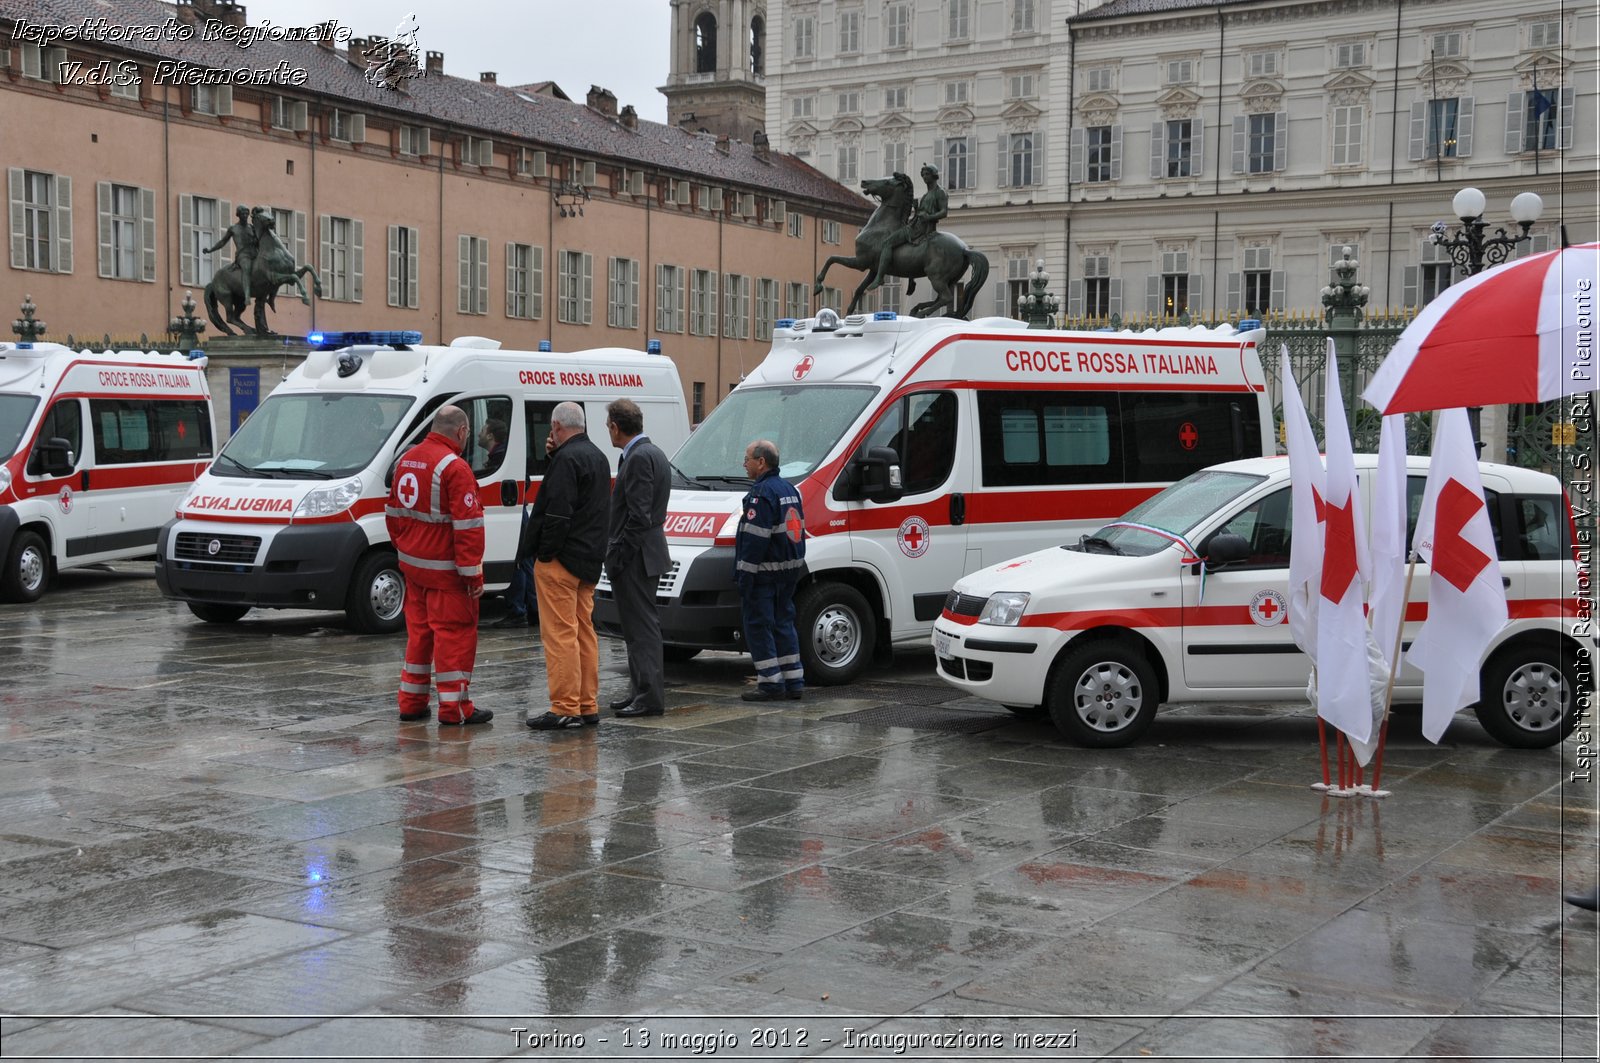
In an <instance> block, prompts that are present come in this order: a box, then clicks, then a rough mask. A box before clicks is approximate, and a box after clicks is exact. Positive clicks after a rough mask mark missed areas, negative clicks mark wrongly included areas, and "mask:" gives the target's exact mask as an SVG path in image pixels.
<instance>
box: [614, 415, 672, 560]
mask: <svg viewBox="0 0 1600 1063" xmlns="http://www.w3.org/2000/svg"><path fill="white" fill-rule="evenodd" d="M671 493H672V465H671V463H670V462H668V461H667V456H666V454H665V453H663V452H662V450H661V448H660V447H658V446H656V445H655V444H654V443H652V442H650V437H649V436H640V437H638V439H637V440H636V441H635V442H634V445H633V449H632V450H629V451H628V456H627V457H626V458H624V459H623V460H622V464H621V466H620V467H618V469H617V483H616V486H615V487H614V488H612V491H611V523H610V529H609V534H608V538H609V543H608V545H607V547H606V571H608V572H610V573H611V574H612V575H613V576H615V575H616V573H618V572H621V571H622V570H623V569H625V568H627V567H628V566H629V565H632V564H634V563H635V562H637V563H639V564H640V565H641V566H643V567H642V569H641V571H643V573H644V574H645V575H646V576H660V575H662V574H663V573H665V572H666V571H667V569H669V568H671V567H672V558H671V557H669V556H668V554H667V533H666V531H665V530H664V528H663V525H665V523H666V520H667V497H668V496H669V495H670V494H671Z"/></svg>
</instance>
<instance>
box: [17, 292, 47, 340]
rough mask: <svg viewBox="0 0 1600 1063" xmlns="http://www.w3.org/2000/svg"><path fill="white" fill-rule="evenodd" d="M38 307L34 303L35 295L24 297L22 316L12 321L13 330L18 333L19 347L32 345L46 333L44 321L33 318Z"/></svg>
mask: <svg viewBox="0 0 1600 1063" xmlns="http://www.w3.org/2000/svg"><path fill="white" fill-rule="evenodd" d="M38 309H39V308H38V307H37V306H35V305H33V296H31V295H24V296H23V297H22V316H21V317H19V318H17V319H16V320H15V321H13V322H11V331H12V332H15V333H16V334H17V346H18V347H32V346H33V344H34V341H35V340H37V339H38V338H39V337H40V336H43V335H44V327H45V326H44V322H43V321H35V320H34V319H33V315H34V312H35V311H37V310H38Z"/></svg>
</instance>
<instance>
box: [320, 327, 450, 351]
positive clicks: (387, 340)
mask: <svg viewBox="0 0 1600 1063" xmlns="http://www.w3.org/2000/svg"><path fill="white" fill-rule="evenodd" d="M306 342H307V343H308V344H310V345H311V346H313V347H317V348H321V349H327V348H330V347H356V346H368V345H370V346H373V347H410V346H412V345H413V344H417V343H421V342H422V333H420V332H413V331H411V330H409V329H408V330H402V331H392V332H308V333H306Z"/></svg>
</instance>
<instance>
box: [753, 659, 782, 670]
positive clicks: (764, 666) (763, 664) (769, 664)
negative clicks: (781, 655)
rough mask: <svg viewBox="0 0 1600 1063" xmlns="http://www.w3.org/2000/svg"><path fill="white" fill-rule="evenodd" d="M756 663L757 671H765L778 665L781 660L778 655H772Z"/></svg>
mask: <svg viewBox="0 0 1600 1063" xmlns="http://www.w3.org/2000/svg"><path fill="white" fill-rule="evenodd" d="M754 663H755V666H756V671H758V672H765V671H768V670H769V669H772V668H776V667H778V663H779V662H778V659H777V658H776V657H770V658H768V659H767V660H765V661H756V662H754Z"/></svg>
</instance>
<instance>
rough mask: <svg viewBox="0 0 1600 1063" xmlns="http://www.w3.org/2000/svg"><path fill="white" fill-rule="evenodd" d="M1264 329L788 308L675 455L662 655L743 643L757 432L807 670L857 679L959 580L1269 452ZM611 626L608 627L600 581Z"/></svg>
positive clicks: (602, 618)
mask: <svg viewBox="0 0 1600 1063" xmlns="http://www.w3.org/2000/svg"><path fill="white" fill-rule="evenodd" d="M1261 335H1262V334H1261V332H1259V331H1255V330H1252V331H1247V332H1237V331H1235V330H1234V329H1233V328H1232V327H1231V326H1227V325H1223V326H1219V327H1218V328H1216V329H1205V328H1171V329H1162V330H1160V331H1150V332H1142V333H1134V332H1115V333H1113V332H1109V331H1107V332H1081V333H1072V332H1053V331H1029V330H1028V329H1027V327H1026V326H1025V325H1023V324H1022V323H1021V322H1020V321H1012V320H1009V319H1006V318H991V319H985V320H980V321H975V322H967V321H960V320H956V319H952V318H930V319H926V320H921V319H916V318H908V317H898V316H896V315H895V314H894V313H892V312H882V313H879V314H875V315H871V316H866V315H852V316H850V317H848V318H844V319H843V320H841V319H840V318H839V316H838V315H837V314H835V313H834V312H833V311H831V310H823V311H820V312H819V313H818V315H817V317H815V318H811V319H806V320H801V321H782V322H779V327H778V328H777V329H776V330H775V331H774V333H773V340H772V349H771V351H770V352H769V353H768V354H767V356H766V359H765V360H764V361H763V362H762V363H761V364H760V365H759V366H757V367H756V368H755V369H754V370H753V371H752V372H751V373H750V374H749V376H748V377H747V378H746V379H745V380H744V381H743V382H742V383H741V384H740V385H739V386H738V387H737V388H735V389H734V390H733V392H732V393H730V394H729V395H728V397H727V398H726V399H724V400H723V401H722V402H721V403H719V404H718V405H717V408H716V409H715V410H713V411H712V412H711V415H710V416H709V417H707V418H706V420H705V423H704V424H702V425H700V427H698V428H697V429H695V432H694V434H693V435H692V436H690V437H689V441H688V442H687V443H685V444H684V446H683V449H682V450H680V451H678V453H677V454H676V455H675V456H674V457H673V459H672V462H673V466H674V483H673V486H674V490H673V492H672V496H671V502H670V505H669V512H668V516H667V526H666V531H667V542H668V545H669V548H670V551H671V555H672V568H671V571H669V572H668V573H667V574H666V575H665V576H664V577H663V578H662V580H661V583H660V589H659V592H658V598H657V605H658V609H659V612H660V615H661V624H662V632H663V636H664V639H665V641H666V643H667V651H668V655H669V656H670V657H677V658H685V657H689V656H692V655H693V654H694V653H696V652H698V651H699V650H700V649H702V648H719V649H737V648H739V646H740V626H741V625H740V618H739V592H738V590H737V588H736V587H735V585H734V581H733V541H734V535H735V529H736V528H737V525H738V520H739V503H740V500H741V499H742V497H743V495H744V492H745V491H746V490H747V489H748V487H749V481H748V480H747V479H746V478H745V476H744V472H743V468H742V459H743V457H744V448H745V446H746V445H747V444H749V443H750V442H752V441H753V440H757V439H770V440H772V441H773V442H775V443H776V444H777V445H778V450H779V460H780V469H779V471H780V472H781V474H782V475H783V476H784V477H785V478H787V479H789V480H790V481H792V482H793V483H794V484H795V485H796V486H797V487H798V488H799V489H800V492H801V497H802V499H803V501H804V506H805V517H806V536H807V541H806V565H807V568H808V570H809V571H808V574H807V575H806V576H805V578H804V579H803V581H802V582H801V584H800V586H799V587H798V589H797V592H796V606H797V611H798V624H799V627H800V648H801V654H802V657H803V660H804V665H805V672H806V681H807V682H808V683H816V684H824V685H826V684H830V683H843V682H848V681H849V680H851V679H852V678H854V677H855V676H857V675H859V674H860V673H861V672H862V670H863V669H864V668H866V667H867V665H868V664H869V663H870V662H871V659H872V658H873V657H874V655H875V654H877V653H881V652H884V651H887V650H888V649H889V647H890V646H892V645H893V644H895V643H907V642H914V641H915V642H923V641H925V640H926V639H927V637H928V631H929V629H930V627H931V625H932V623H933V621H934V619H935V618H936V617H937V616H938V615H939V611H940V609H941V607H942V606H943V605H944V599H945V595H946V593H947V592H948V591H949V590H950V587H951V586H952V585H953V584H954V583H955V581H956V580H958V579H960V578H961V576H962V575H964V574H965V573H968V572H973V571H976V570H978V569H980V568H983V567H984V566H985V565H990V564H993V563H994V562H996V561H998V560H1000V559H1002V558H1007V557H1015V556H1016V555H1017V554H1020V553H1025V552H1027V551H1029V550H1035V549H1038V548H1039V547H1041V546H1046V545H1054V544H1057V543H1062V542H1068V541H1076V539H1077V537H1078V535H1079V533H1080V532H1083V531H1087V530H1089V529H1091V528H1095V527H1098V526H1099V525H1100V524H1103V523H1104V522H1105V521H1106V520H1107V519H1109V518H1110V517H1113V516H1115V515H1117V514H1119V513H1123V512H1125V511H1126V510H1127V509H1128V508H1129V507H1130V506H1132V505H1134V504H1135V503H1137V502H1139V501H1141V500H1143V499H1144V498H1147V497H1148V496H1150V495H1152V494H1154V493H1155V492H1156V491H1158V490H1160V489H1161V488H1162V487H1164V486H1166V485H1167V484H1170V483H1171V482H1173V481H1174V480H1178V479H1181V478H1182V477H1184V476H1187V475H1188V474H1189V473H1191V472H1194V471H1195V470H1197V469H1201V468H1204V467H1205V466H1207V465H1211V464H1215V463H1216V462H1218V461H1226V460H1229V459H1233V458H1238V457H1244V456H1248V455H1260V454H1264V453H1271V450H1272V440H1271V431H1272V415H1271V408H1270V406H1269V405H1268V402H1267V397H1266V388H1265V382H1264V379H1263V376H1262V372H1261V364H1260V361H1259V359H1258V358H1257V355H1256V343H1257V342H1258V340H1259V338H1260V336H1261ZM595 620H596V623H597V624H598V625H599V626H600V627H601V629H602V630H605V631H607V632H608V633H614V632H616V631H618V630H619V629H620V625H619V622H618V617H617V611H616V603H615V601H614V600H613V599H612V598H611V594H610V588H609V586H608V585H607V584H606V583H605V582H604V581H602V583H601V585H600V587H599V588H598V590H597V592H596V595H595Z"/></svg>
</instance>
